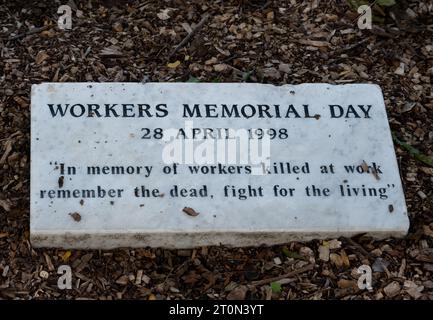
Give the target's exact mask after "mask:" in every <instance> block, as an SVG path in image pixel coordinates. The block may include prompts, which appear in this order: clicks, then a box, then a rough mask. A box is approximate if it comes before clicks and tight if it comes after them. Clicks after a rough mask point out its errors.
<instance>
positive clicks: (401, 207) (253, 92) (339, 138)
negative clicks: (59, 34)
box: [31, 83, 409, 248]
mask: <svg viewBox="0 0 433 320" xmlns="http://www.w3.org/2000/svg"><path fill="white" fill-rule="evenodd" d="M159 129H161V130H159ZM181 129H182V130H181ZM205 129H209V130H205ZM211 129H212V130H211ZM229 129H230V130H234V131H236V130H239V132H242V133H246V135H247V136H248V138H247V140H246V141H247V142H246V143H247V144H248V143H253V142H252V141H255V142H254V143H262V144H263V146H264V148H265V149H266V147H267V146H268V145H269V150H268V149H266V150H268V151H269V155H268V156H264V157H262V158H261V160H262V161H256V162H254V163H252V162H251V161H249V162H246V163H239V162H242V161H240V160H239V159H238V161H235V162H234V163H228V162H230V161H227V159H224V161H225V162H224V161H219V163H218V161H217V160H216V159H218V160H221V158H218V157H220V156H221V152H220V149H218V148H217V147H215V145H214V149H211V144H212V143H215V142H216V141H220V142H221V143H223V142H224V143H225V142H227V140H230V139H226V138H227V135H226V134H227V132H228V131H229ZM259 129H260V130H259ZM194 130H195V131H194ZM263 132H264V134H263V135H262V133H263ZM173 133H174V135H175V136H176V137H177V138H179V139H178V141H179V140H182V141H183V146H182V148H181V151H182V152H183V154H182V155H181V156H180V158H179V157H175V156H173V152H171V153H170V151H173V150H174V149H175V148H174V147H173V141H171V140H169V139H168V136H169V135H170V134H173ZM235 133H236V132H235ZM239 134H240V133H239ZM161 135H162V138H161ZM193 135H194V137H195V140H194V141H195V142H194V143H195V145H194V148H193V149H188V146H185V144H187V143H189V142H192V141H193V140H192V139H191V137H192V136H193ZM225 135H226V136H225ZM260 136H262V139H259V137H260ZM203 137H206V139H201V140H200V138H203ZM228 137H229V138H230V137H231V136H230V135H228ZM254 143H253V144H250V145H248V147H247V148H244V149H242V148H237V149H236V150H235V154H236V156H237V157H238V158H240V157H241V156H242V155H248V154H249V152H251V150H252V149H254V147H255V145H254ZM266 143H268V145H267V144H266ZM197 149H198V151H197ZM176 150H179V149H176ZM189 150H194V152H193V153H191V152H189ZM230 154H233V152H232V153H230ZM176 155H178V154H176ZM204 155H205V156H204ZM265 155H266V152H265ZM250 156H251V155H250ZM191 158H193V159H191ZM256 158H259V157H256ZM255 160H257V159H255ZM232 162H233V161H232ZM248 168H249V169H248ZM195 172H197V173H195ZM242 190H243V191H242ZM92 196H94V197H92ZM244 197H246V198H245V199H244ZM185 208H187V209H185ZM191 209H192V210H191ZM408 226H409V220H408V217H407V209H406V205H405V200H404V194H403V189H402V185H401V182H400V177H399V170H398V166H397V161H396V157H395V152H394V147H393V143H392V138H391V133H390V128H389V124H388V120H387V116H386V111H385V106H384V101H383V97H382V92H381V90H380V88H379V87H378V86H376V85H368V84H350V85H329V84H302V85H284V86H273V85H263V84H246V83H224V84H222V83H221V84H216V83H146V84H140V83H44V84H40V85H33V87H32V101H31V239H32V243H33V244H34V245H36V246H57V247H77V248H79V247H80V248H112V247H137V246H147V245H149V246H162V247H194V246H199V245H212V244H213V245H216V244H226V245H234V246H236V245H240V246H241V245H260V244H276V243H282V242H287V241H290V240H298V239H305V240H308V239H311V238H323V237H335V236H339V235H353V234H357V233H364V232H367V233H370V234H371V235H373V236H376V237H384V236H390V235H391V236H402V235H404V234H405V233H406V232H407V229H408Z"/></svg>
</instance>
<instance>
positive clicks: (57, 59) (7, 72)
mask: <svg viewBox="0 0 433 320" xmlns="http://www.w3.org/2000/svg"><path fill="white" fill-rule="evenodd" d="M69 4H70V5H71V7H72V11H73V19H72V23H73V28H72V30H70V31H63V30H60V29H59V28H58V27H57V19H58V15H57V8H58V5H59V4H58V2H56V1H24V0H18V1H7V2H6V1H2V4H0V57H1V59H0V298H3V299H48V298H51V299H106V300H111V299H122V298H133V299H150V300H153V299H167V298H170V299H183V298H186V299H197V298H204V299H421V300H424V299H432V298H433V277H432V275H433V188H432V186H433V167H432V166H430V165H429V164H428V161H427V162H423V161H420V158H419V156H416V155H415V154H414V153H413V152H409V151H408V150H409V149H407V148H405V147H403V145H400V144H396V153H397V159H398V162H399V165H400V169H401V176H402V180H403V184H404V189H405V194H406V200H407V205H408V210H409V214H410V220H411V229H410V233H409V235H408V236H407V237H406V238H404V239H399V240H396V239H386V240H383V241H374V240H373V239H371V238H368V237H366V236H359V237H356V238H353V239H328V241H311V242H307V243H298V242H296V243H289V244H287V245H283V246H274V247H270V248H261V247H260V248H242V249H240V248H231V249H229V248H224V247H212V248H198V249H195V250H161V249H135V250H113V251H97V250H94V251H79V250H72V251H67V250H54V249H53V250H45V249H44V250H42V249H34V248H32V246H31V244H30V243H29V181H30V180H29V179H30V177H29V161H30V151H29V150H30V148H29V140H30V139H29V138H30V118H29V117H30V112H29V103H30V87H31V84H34V83H40V82H43V81H54V82H77V81H95V82H111V81H132V82H137V81H159V82H163V81H202V82H212V81H215V82H239V81H248V82H263V83H273V84H284V83H292V84H298V83H305V82H327V83H335V84H339V83H340V84H341V83H367V82H372V83H377V84H379V85H380V86H381V88H382V89H383V91H384V96H385V103H386V106H387V110H388V114H389V120H390V126H391V129H392V131H393V132H394V133H395V135H396V137H398V139H400V140H401V141H404V143H406V144H407V145H409V146H411V147H413V148H416V149H417V150H418V151H420V152H421V153H422V154H423V155H424V156H426V157H428V158H430V159H431V158H432V157H433V89H432V76H433V5H432V3H431V1H429V0H418V1H415V0H413V1H409V0H407V1H398V5H395V6H393V7H389V8H382V9H380V10H379V9H375V10H373V13H374V15H375V16H377V18H378V19H377V20H378V22H374V24H373V29H371V30H359V29H358V27H357V24H356V21H357V12H356V10H353V9H352V8H351V7H350V6H349V5H348V4H347V2H346V1H337V0H334V1H318V0H314V1H294V0H291V1H276V0H275V1H260V0H237V1H235V0H224V1H198V0H197V1H196V0H191V1H180V0H165V1H141V2H138V1H125V0H123V1H108V0H105V1H102V0H101V1H75V2H74V1H69ZM115 4H116V5H115ZM205 15H209V16H208V17H207V18H206V19H204V20H205V21H204V22H203V23H202V25H201V26H200V28H198V29H197V30H196V31H195V32H194V34H193V35H192V36H191V37H190V39H187V41H184V42H185V43H184V44H182V40H183V39H184V38H185V37H186V36H187V35H188V33H189V32H191V31H193V30H194V29H195V27H196V26H197V24H199V22H200V21H201V20H202V19H203V17H204V16H205ZM179 44H182V45H181V46H179ZM177 46H179V48H177ZM400 140H399V141H400ZM424 159H425V158H424ZM62 264H68V265H70V266H71V268H72V272H73V283H72V285H73V286H72V289H71V290H60V289H58V287H57V279H58V277H59V275H58V274H57V268H58V267H59V266H60V265H62ZM362 264H367V265H369V266H371V268H372V269H373V290H371V291H368V290H360V289H358V287H357V285H356V283H357V278H358V277H359V274H358V273H357V272H356V270H357V268H358V267H359V266H360V265H362Z"/></svg>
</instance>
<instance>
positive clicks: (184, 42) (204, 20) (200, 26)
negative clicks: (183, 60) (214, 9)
mask: <svg viewBox="0 0 433 320" xmlns="http://www.w3.org/2000/svg"><path fill="white" fill-rule="evenodd" d="M209 17H210V15H209V14H208V13H206V14H205V15H204V16H203V18H201V20H200V22H199V23H198V24H197V25H196V26H195V28H194V29H192V31H191V32H190V33H188V34H187V35H186V37H185V38H183V40H182V41H181V42H180V43H179V44H178V45H177V46H176V48H174V50H173V51H172V52H171V53H170V56H169V58H171V57H172V56H173V55H174V54H176V52H178V51H179V50H180V49H182V48H183V47H184V46H185V45H186V44H187V43H188V41H189V40H191V38H192V37H193V36H194V35H195V34H196V33H197V31H198V30H200V29H201V28H202V27H203V25H204V24H205V22H206V21H207V20H208V19H209Z"/></svg>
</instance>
